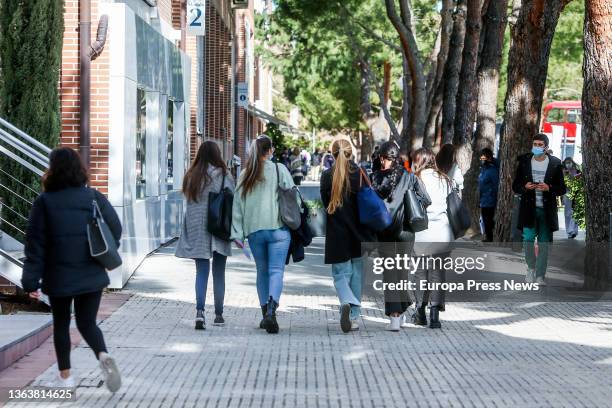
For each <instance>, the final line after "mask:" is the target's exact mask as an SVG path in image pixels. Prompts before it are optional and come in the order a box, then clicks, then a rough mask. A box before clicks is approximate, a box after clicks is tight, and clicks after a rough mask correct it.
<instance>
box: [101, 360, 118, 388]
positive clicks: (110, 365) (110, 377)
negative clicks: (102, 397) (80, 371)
mask: <svg viewBox="0 0 612 408" xmlns="http://www.w3.org/2000/svg"><path fill="white" fill-rule="evenodd" d="M100 368H101V369H102V373H103V375H104V384H106V388H108V390H109V391H110V392H113V393H114V392H117V391H118V390H119V388H121V374H119V369H118V368H117V364H116V363H115V360H114V359H113V358H112V357H111V356H109V355H108V354H107V353H100Z"/></svg>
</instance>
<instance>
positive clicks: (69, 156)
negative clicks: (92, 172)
mask: <svg viewBox="0 0 612 408" xmlns="http://www.w3.org/2000/svg"><path fill="white" fill-rule="evenodd" d="M88 179H89V178H88V177H87V170H86V169H85V166H84V165H83V162H82V161H81V156H79V153H78V152H77V151H76V150H74V149H71V148H70V147H57V148H55V149H53V150H52V151H51V153H50V154H49V169H48V170H47V172H46V173H45V175H44V176H43V177H42V186H43V190H44V191H48V192H51V191H59V190H63V189H65V188H70V187H83V186H84V185H85V184H87V181H88Z"/></svg>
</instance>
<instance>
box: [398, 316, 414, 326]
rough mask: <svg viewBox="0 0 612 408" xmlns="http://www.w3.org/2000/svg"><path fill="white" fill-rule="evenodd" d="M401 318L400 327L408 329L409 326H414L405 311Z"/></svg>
mask: <svg viewBox="0 0 612 408" xmlns="http://www.w3.org/2000/svg"><path fill="white" fill-rule="evenodd" d="M400 319H401V320H400V327H401V328H402V329H406V328H408V327H412V324H410V319H408V317H407V316H406V314H405V313H404V314H402V315H401V316H400Z"/></svg>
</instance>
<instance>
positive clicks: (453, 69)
mask: <svg viewBox="0 0 612 408" xmlns="http://www.w3.org/2000/svg"><path fill="white" fill-rule="evenodd" d="M466 12H467V3H466V0H459V1H458V2H457V9H456V11H455V14H454V17H453V18H454V20H455V22H454V24H453V34H452V35H451V40H450V50H449V52H448V60H447V61H446V67H445V70H444V102H443V104H442V143H444V144H446V143H451V142H452V141H453V134H454V128H455V110H456V106H457V105H456V98H457V90H458V89H459V71H460V70H461V60H462V53H463V42H464V39H465V15H466Z"/></svg>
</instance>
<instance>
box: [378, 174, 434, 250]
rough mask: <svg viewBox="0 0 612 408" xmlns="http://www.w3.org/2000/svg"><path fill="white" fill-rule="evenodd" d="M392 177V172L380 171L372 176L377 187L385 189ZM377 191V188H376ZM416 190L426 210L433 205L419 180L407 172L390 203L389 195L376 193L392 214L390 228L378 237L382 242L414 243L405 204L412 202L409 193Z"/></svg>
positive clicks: (403, 175) (402, 176)
mask: <svg viewBox="0 0 612 408" xmlns="http://www.w3.org/2000/svg"><path fill="white" fill-rule="evenodd" d="M391 177H392V173H391V172H390V171H384V170H380V171H378V172H376V173H374V174H373V175H372V179H373V180H376V185H378V186H381V187H383V188H384V186H385V185H386V184H388V182H389V179H390V178H391ZM374 190H375V191H376V188H374ZM410 190H414V192H415V194H416V197H417V199H419V200H420V202H422V203H423V205H424V206H425V208H427V207H429V205H430V204H431V198H430V197H429V194H427V190H426V189H425V186H423V184H422V182H421V181H420V180H419V178H418V177H417V176H415V175H414V173H409V172H407V171H405V170H403V171H402V175H401V178H400V179H399V182H398V183H397V186H396V187H395V189H394V190H393V194H392V195H391V201H389V199H388V196H387V194H381V192H379V191H376V192H377V193H378V194H379V195H380V196H381V198H383V199H384V202H385V206H386V207H387V210H389V214H391V217H392V220H393V221H392V222H391V225H389V227H388V228H386V229H385V230H383V231H381V232H378V233H377V234H376V235H377V237H378V241H380V242H413V241H414V232H413V231H412V230H411V229H410V224H409V222H408V220H406V219H405V218H406V217H405V216H404V215H405V203H406V202H407V201H408V200H410V194H409V191H410Z"/></svg>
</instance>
